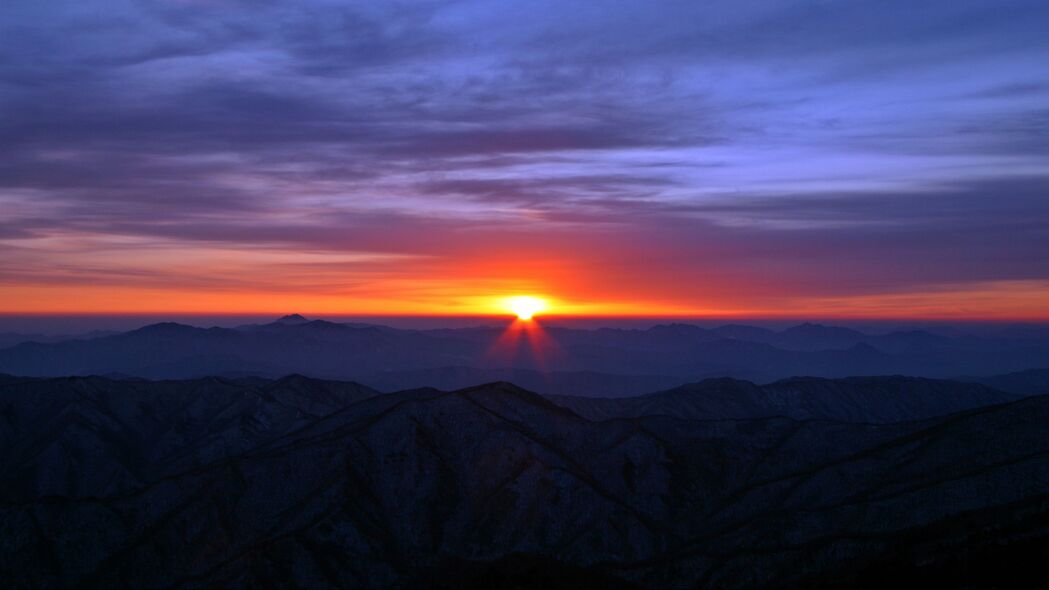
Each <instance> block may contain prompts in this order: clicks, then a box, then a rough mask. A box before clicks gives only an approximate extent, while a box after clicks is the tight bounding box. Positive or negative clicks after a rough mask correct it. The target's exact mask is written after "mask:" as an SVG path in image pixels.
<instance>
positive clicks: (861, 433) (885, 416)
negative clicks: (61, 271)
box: [0, 376, 1049, 589]
mask: <svg viewBox="0 0 1049 590" xmlns="http://www.w3.org/2000/svg"><path fill="white" fill-rule="evenodd" d="M555 402H556V403H555ZM1047 425H1049V397H1046V396H1033V397H1020V396H1019V394H1014V393H1004V392H1002V391H1000V390H997V389H992V388H990V387H987V386H984V385H978V384H971V383H968V384H963V383H956V382H950V381H934V380H926V379H916V378H903V377H871V378H851V379H837V380H826V379H792V380H787V381H781V382H778V383H774V384H772V385H767V386H760V387H759V386H755V385H753V384H751V383H748V382H742V381H732V380H715V381H707V382H703V383H700V384H694V385H691V386H685V387H682V388H678V389H674V390H669V391H665V392H661V393H659V394H653V395H650V396H644V397H640V398H629V399H620V400H594V399H586V400H580V399H576V398H566V397H557V398H547V397H541V396H539V395H536V394H533V393H530V392H528V391H526V390H523V389H520V388H518V387H516V386H514V385H510V384H507V383H492V384H489V385H484V386H479V387H473V388H469V389H463V390H460V391H455V392H450V393H449V392H442V391H438V390H434V389H418V390H410V391H402V392H398V393H392V394H380V393H379V392H377V391H374V390H371V389H369V388H367V387H364V386H360V385H356V384H353V383H346V382H333V381H318V380H311V379H307V378H304V377H297V376H293V377H287V378H284V379H280V380H275V381H274V380H265V379H260V378H244V379H239V380H237V379H215V378H211V379H201V380H194V381H138V380H109V379H103V378H98V377H77V378H58V379H25V378H17V377H0V483H2V485H0V579H2V580H4V581H5V583H4V587H6V588H60V587H74V588H76V587H99V588H134V589H139V588H205V587H233V588H266V587H299V588H387V587H412V588H415V587H421V588H462V587H476V588H491V587H510V588H579V587H587V586H597V587H605V588H616V587H622V588H696V587H700V588H765V587H775V588H780V587H806V588H811V587H871V588H882V587H886V586H888V585H890V584H900V585H904V584H907V585H913V584H915V583H917V584H924V585H926V586H928V587H964V586H968V587H995V586H997V587H1010V586H1014V585H1015V584H1014V583H1015V582H1016V581H1017V580H1022V579H1025V578H1024V576H1032V575H1037V576H1041V575H1042V574H1043V571H1042V569H1043V564H1044V563H1045V560H1046V559H1047V558H1049V434H1047V428H1046V427H1047ZM1026 579H1033V580H1036V579H1040V577H1037V578H1030V577H1029V578H1026ZM1010 580H1012V582H1010Z"/></svg>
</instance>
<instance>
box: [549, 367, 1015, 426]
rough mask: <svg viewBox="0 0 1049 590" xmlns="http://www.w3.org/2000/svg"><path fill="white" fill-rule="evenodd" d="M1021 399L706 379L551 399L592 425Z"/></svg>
mask: <svg viewBox="0 0 1049 590" xmlns="http://www.w3.org/2000/svg"><path fill="white" fill-rule="evenodd" d="M1019 397H1020V396H1017V395H1014V394H1010V393H1005V392H1002V391H998V390H995V389H991V388H990V387H986V386H984V385H980V384H976V383H958V382H955V381H942V380H935V379H922V378H914V377H901V376H890V377H850V378H845V379H820V378H816V377H795V378H791V379H785V380H782V381H777V382H775V383H771V384H768V385H755V384H754V383H751V382H749V381H740V380H737V379H707V380H705V381H701V382H699V383H692V384H689V385H683V386H680V387H675V388H673V389H669V390H667V391H663V392H659V393H654V394H651V395H645V396H638V397H626V398H622V399H600V398H597V399H595V398H587V397H582V396H556V397H552V398H551V399H553V400H554V401H555V402H556V403H557V404H558V405H561V406H563V407H566V408H568V409H571V410H572V411H574V412H576V413H578V414H580V415H581V416H585V417H586V418H589V419H591V420H608V419H610V418H627V417H637V416H675V417H678V418H688V419H695V420H731V419H748V418H766V417H774V416H783V417H787V418H793V419H796V420H839V421H845V422H858V423H888V422H902V421H907V420H920V419H924V418H930V417H933V416H942V415H944V414H951V413H954V412H960V411H963V410H969V409H972V408H978V407H981V406H988V405H992V404H1000V403H1006V402H1010V401H1015V400H1016V399H1018V398H1019Z"/></svg>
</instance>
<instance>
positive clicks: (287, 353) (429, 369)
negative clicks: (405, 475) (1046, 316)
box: [0, 314, 1049, 397]
mask: <svg viewBox="0 0 1049 590" xmlns="http://www.w3.org/2000/svg"><path fill="white" fill-rule="evenodd" d="M505 333H506V330H505V328H504V327H476V328H460V329H439V330H402V329H394V328H388V327H384V326H376V325H369V324H349V323H335V322H328V321H323V320H310V319H308V318H305V317H303V316H300V315H297V314H293V315H289V316H285V317H283V318H281V319H279V320H277V321H275V322H271V323H268V324H253V325H247V326H241V327H239V328H235V329H229V328H197V327H192V326H187V325H181V324H175V323H160V324H154V325H150V326H145V327H143V328H140V329H137V330H132V331H130V332H125V333H121V334H116V335H109V336H104V337H99V338H91V339H76V340H68V341H60V342H48V343H41V342H36V343H33V342H27V343H22V344H18V345H16V346H13V347H9V348H6V349H0V371H2V372H6V373H10V374H17V375H27V376H40V377H56V376H65V375H106V374H120V375H125V376H129V377H140V378H149V379H187V378H196V377H203V376H209V375H212V376H213V375H221V376H245V375H256V376H261V377H270V378H272V377H278V376H281V375H286V374H288V373H302V374H306V375H310V376H314V377H320V378H328V379H349V380H354V381H359V382H362V383H365V384H368V385H371V386H374V387H377V388H379V389H384V390H396V389H403V388H409V387H416V386H421V385H430V386H440V387H445V388H459V387H464V386H468V385H476V384H478V383H483V382H486V381H491V380H498V379H506V380H513V381H519V382H522V383H527V384H528V385H529V386H530V387H532V388H534V389H536V390H538V391H540V392H542V393H551V394H572V395H589V396H598V397H607V396H617V395H636V394H640V393H646V392H649V391H653V390H655V389H661V388H666V387H671V386H673V385H676V384H680V383H685V382H695V381H699V380H702V379H705V378H708V377H734V378H739V379H747V380H750V381H757V382H769V381H775V380H778V379H783V378H786V377H790V376H793V375H812V376H816V377H827V378H837V377H846V376H849V375H886V374H900V375H910V376H922V377H934V378H950V377H955V376H958V375H993V374H1002V373H1011V372H1016V371H1022V370H1027V369H1036V368H1043V367H1046V366H1049V339H1046V340H1042V339H1038V338H1022V339H1021V338H976V337H971V336H957V337H947V336H940V335H934V334H930V333H927V332H895V333H890V334H883V335H866V334H863V333H861V332H857V331H855V330H850V329H845V328H835V327H828V326H821V325H817V324H802V325H800V326H796V327H793V328H789V329H787V330H783V331H780V332H775V331H771V330H765V329H762V328H752V327H748V326H739V325H729V326H723V327H721V328H715V329H705V328H701V327H698V326H693V325H689V324H667V325H659V326H654V327H652V328H649V329H645V330H634V329H611V328H603V329H597V330H580V329H570V328H562V327H557V326H547V327H545V328H544V333H545V336H544V337H543V339H542V342H543V345H542V348H541V349H539V350H537V351H533V350H530V349H529V345H528V344H527V338H522V340H521V341H520V342H518V343H517V344H516V345H513V346H511V347H507V346H506V345H505V342H503V343H501V341H500V339H501V338H502V337H504V336H505Z"/></svg>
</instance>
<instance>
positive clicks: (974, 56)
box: [0, 0, 1049, 320]
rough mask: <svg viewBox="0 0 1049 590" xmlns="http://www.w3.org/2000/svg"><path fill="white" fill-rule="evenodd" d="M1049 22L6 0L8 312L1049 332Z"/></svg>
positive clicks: (524, 6)
mask: <svg viewBox="0 0 1049 590" xmlns="http://www.w3.org/2000/svg"><path fill="white" fill-rule="evenodd" d="M1047 30H1049V3H1047V2H1045V0H924V1H922V2H915V1H913V0H906V1H904V0H835V1H795V0H777V1H772V0H762V1H759V0H732V1H701V0H690V1H680V2H679V1H665V0H636V1H601V2H598V1H590V2H580V1H573V0H557V1H546V0H528V1H513V0H499V1H492V0H488V1H477V2H474V1H441V2H431V1H418V2H396V1H384V2H375V1H368V2H348V1H338V2H336V1H332V0H302V1H298V2H278V1H275V0H274V1H269V0H254V1H252V0H123V1H120V0H48V1H47V2H40V1H39V0H5V1H4V2H2V3H0V312H2V313H8V314H28V313H100V314H104V313H165V312H170V313H176V312H177V313H220V314H231V313H271V312H272V313H285V312H291V311H297V312H302V313H323V314H355V315H368V314H380V315H398V314H409V315H411V314H423V315H425V314H437V315H440V314H457V315H463V314H467V315H468V314H473V313H492V312H494V311H496V310H497V309H498V308H499V305H500V301H501V300H502V299H503V298H505V297H508V296H512V295H522V294H530V295H537V296H541V297H544V298H546V299H547V300H548V302H549V304H550V310H551V312H552V313H559V314H564V315H573V314H581V315H622V316H671V315H673V316H682V317H685V316H687V317H736V316H738V317H813V316H818V317H843V318H844V317H853V318H890V317H891V318H933V319H935V318H958V319H1009V320H1017V319H1022V320H1046V319H1049V255H1047V253H1049V165H1047V164H1049V66H1047V64H1049V35H1047V34H1046V31H1047Z"/></svg>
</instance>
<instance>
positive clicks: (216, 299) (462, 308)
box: [0, 279, 1049, 321]
mask: <svg viewBox="0 0 1049 590" xmlns="http://www.w3.org/2000/svg"><path fill="white" fill-rule="evenodd" d="M536 285H537V286H539V287H542V286H543V285H542V284H539V283H536ZM510 286H511V287H513V285H510ZM523 286H526V287H527V286H529V285H523ZM486 287H487V286H486V285H484V284H474V282H473V281H469V280H467V281H463V282H458V281H456V280H455V279H449V280H447V281H441V282H426V281H408V280H404V281H401V280H394V281H390V280H387V281H384V282H381V283H376V284H375V285H374V286H370V287H369V288H367V289H365V288H361V289H358V290H355V291H353V292H335V293H332V292H325V290H323V289H319V288H318V289H312V288H303V289H300V290H295V289H292V288H290V287H285V288H282V289H279V290H278V289H264V290H256V289H244V290H242V289H236V288H229V287H227V288H221V289H216V288H213V287H212V288H207V287H197V288H193V287H184V286H180V287H175V288H170V287H169V288H163V287H152V286H150V287H147V286H131V285H113V284H79V285H60V284H17V283H15V284H10V283H9V284H6V285H4V284H0V314H5V315H23V314H33V315H78V314H80V315H137V314H142V315H163V314H179V315H277V316H279V315H284V314H286V313H290V312H293V311H294V312H300V313H304V314H307V315H330V316H341V315H346V316H457V317H462V316H478V317H499V316H505V315H506V314H507V313H508V312H511V311H512V312H513V314H514V316H515V317H522V315H525V316H526V315H528V314H527V313H525V314H520V313H517V310H516V309H514V308H513V307H511V306H510V304H509V303H508V302H509V301H510V300H511V299H513V297H514V296H513V295H497V294H496V295H487V296H486V295H464V294H463V292H464V291H465V292H471V291H472V292H473V293H484V292H486V291H488V292H489V293H491V292H492V291H490V290H488V289H487V288H486ZM591 290H592V289H588V288H585V286H583V285H575V284H570V283H567V282H566V283H564V284H563V285H562V290H561V293H558V295H550V296H547V295H544V296H543V297H542V298H541V299H540V298H539V297H536V299H540V300H541V301H542V302H543V303H544V304H545V307H544V308H543V309H542V310H533V311H532V315H533V316H534V315H536V314H539V313H542V314H543V315H544V317H548V318H551V319H553V318H557V317H609V318H615V317H657V318H696V319H703V318H706V319H716V318H725V319H745V318H754V319H758V318H768V319H776V318H783V319H789V318H825V319H833V318H842V319H923V320H926V319H927V320H987V321H1047V320H1049V304H1047V301H1049V300H1047V299H1046V298H1045V293H1046V292H1049V282H1046V281H1010V282H991V283H983V284H975V285H972V286H956V287H952V288H943V289H940V290H929V291H926V292H909V293H907V292H904V293H884V294H868V295H838V296H797V295H795V296H790V295H785V294H783V295H778V296H777V295H776V294H774V293H770V294H767V295H762V296H761V297H758V296H754V297H753V298H746V297H738V298H729V297H724V298H723V297H721V295H720V294H711V295H709V296H707V297H704V298H700V297H696V298H692V299H691V301H692V304H691V305H690V304H688V303H687V300H688V298H687V297H683V296H681V295H678V296H676V297H675V296H674V295H675V294H672V293H666V292H661V291H651V292H650V291H648V290H636V291H629V292H624V293H617V294H611V293H606V297H608V298H607V299H599V298H598V295H597V294H595V293H592V292H591ZM515 291H516V292H517V293H520V292H522V291H524V292H533V293H535V292H542V293H552V292H554V290H553V289H527V290H525V289H520V290H516V289H515ZM755 291H758V290H757V289H755ZM510 292H511V293H513V292H514V291H510ZM504 293H506V291H504ZM610 295H611V296H610ZM682 299H685V300H686V301H682Z"/></svg>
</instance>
